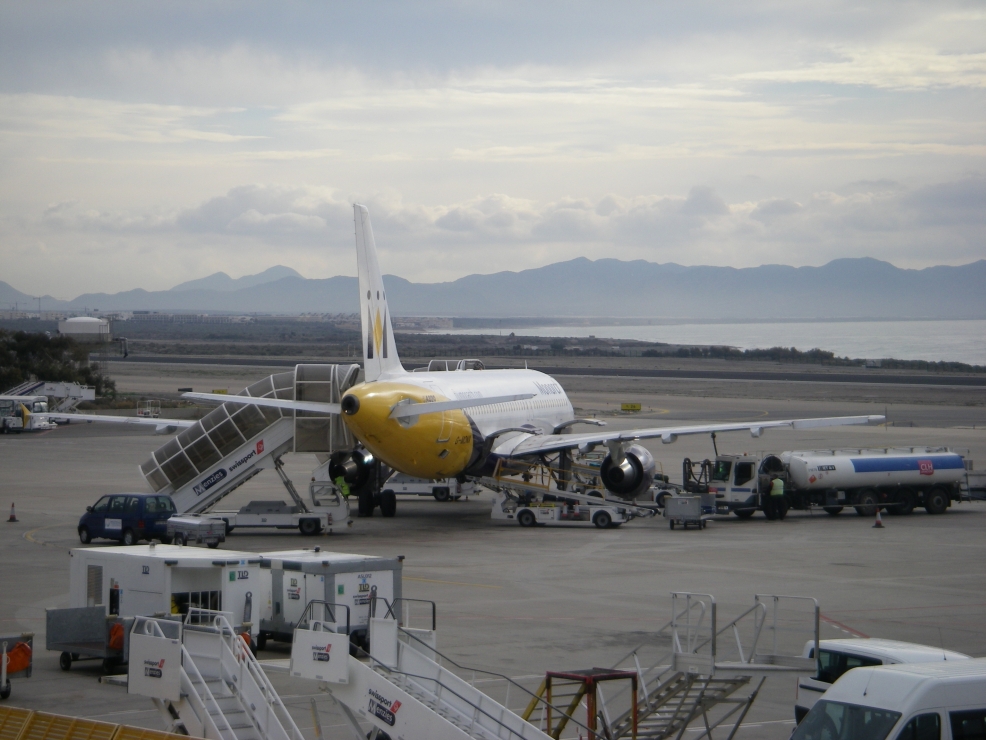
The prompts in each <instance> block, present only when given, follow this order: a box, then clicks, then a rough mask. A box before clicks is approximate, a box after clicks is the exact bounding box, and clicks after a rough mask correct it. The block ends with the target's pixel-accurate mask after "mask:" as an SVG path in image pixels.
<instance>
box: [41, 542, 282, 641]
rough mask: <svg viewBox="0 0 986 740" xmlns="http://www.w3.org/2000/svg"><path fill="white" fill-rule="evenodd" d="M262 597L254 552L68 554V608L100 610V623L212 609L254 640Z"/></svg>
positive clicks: (140, 549) (144, 548)
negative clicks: (108, 618)
mask: <svg viewBox="0 0 986 740" xmlns="http://www.w3.org/2000/svg"><path fill="white" fill-rule="evenodd" d="M262 594H263V585H262V584H261V582H260V556H259V555H257V554H256V553H248V552H234V551H228V550H218V551H213V550H206V549H204V548H199V547H181V546H179V545H155V544H153V543H152V544H150V545H137V546H136V547H101V548H77V549H75V550H72V552H71V562H70V564H69V606H70V607H72V608H75V609H78V608H81V607H98V608H99V612H100V613H101V614H102V616H103V618H104V619H105V618H107V617H135V616H147V615H150V614H159V613H163V614H170V615H185V614H187V613H188V611H189V609H196V608H201V609H212V610H217V611H222V612H226V613H227V614H228V615H229V621H230V622H233V623H234V624H236V625H239V627H240V631H241V632H244V633H246V632H249V633H250V635H251V637H255V636H256V634H257V631H258V628H257V625H258V624H259V620H258V619H257V616H258V614H259V609H260V607H259V606H255V604H256V602H257V601H258V599H260V598H261V597H262ZM62 611H64V610H59V609H50V610H48V613H49V615H56V614H57V613H59V612H62ZM57 618H60V617H57V616H49V619H57ZM48 637H49V639H52V633H51V632H50V631H49V634H48Z"/></svg>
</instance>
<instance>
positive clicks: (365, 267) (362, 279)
mask: <svg viewBox="0 0 986 740" xmlns="http://www.w3.org/2000/svg"><path fill="white" fill-rule="evenodd" d="M353 216H354V220H355V221H356V265H357V270H358V272H359V307H360V323H361V324H362V326H363V373H364V377H365V379H366V381H367V382H371V381H374V380H377V379H378V378H379V377H380V376H381V375H400V374H403V373H404V367H403V366H402V365H401V361H400V358H399V357H398V356H397V347H395V346H394V328H393V326H392V325H391V322H390V310H389V309H388V308H387V293H386V291H385V290H384V287H383V276H382V275H381V274H380V265H379V263H378V262H377V247H376V244H375V242H374V241H373V228H372V227H371V226H370V212H369V211H368V210H367V209H366V206H361V205H359V204H356V205H354V206H353Z"/></svg>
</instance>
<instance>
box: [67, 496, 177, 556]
mask: <svg viewBox="0 0 986 740" xmlns="http://www.w3.org/2000/svg"><path fill="white" fill-rule="evenodd" d="M174 513H175V503H174V501H172V500H171V497H170V496H159V495H154V494H150V493H117V494H113V495H112V496H103V497H102V498H101V499H99V501H97V502H96V503H95V505H93V506H87V507H86V513H85V514H83V515H82V518H81V519H79V540H80V541H81V542H82V544H83V545H88V544H89V543H90V542H92V541H93V540H94V539H96V538H97V537H101V538H103V539H107V540H118V541H120V542H122V543H123V544H124V545H136V544H137V543H138V542H139V541H140V540H160V541H161V542H164V543H165V544H167V543H169V542H170V539H169V538H168V536H167V531H168V530H167V527H168V519H169V518H170V517H171V515H172V514H174Z"/></svg>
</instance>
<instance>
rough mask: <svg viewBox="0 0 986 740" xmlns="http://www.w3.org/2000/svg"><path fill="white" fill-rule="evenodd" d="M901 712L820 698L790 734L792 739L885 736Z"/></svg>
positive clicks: (881, 738) (860, 739) (875, 739)
mask: <svg viewBox="0 0 986 740" xmlns="http://www.w3.org/2000/svg"><path fill="white" fill-rule="evenodd" d="M899 719H900V712H891V711H889V710H886V709H874V708H873V707H862V706H859V705H857V704H843V703H841V702H836V701H826V700H824V699H822V700H820V701H818V702H817V703H816V704H815V706H814V707H812V708H811V711H810V712H808V715H807V716H806V717H805V718H804V719H803V720H802V721H801V724H800V725H798V728H797V729H796V730H795V731H794V734H793V735H791V740H886V737H887V735H888V734H890V731H891V730H892V729H893V727H894V725H895V724H897V720H899Z"/></svg>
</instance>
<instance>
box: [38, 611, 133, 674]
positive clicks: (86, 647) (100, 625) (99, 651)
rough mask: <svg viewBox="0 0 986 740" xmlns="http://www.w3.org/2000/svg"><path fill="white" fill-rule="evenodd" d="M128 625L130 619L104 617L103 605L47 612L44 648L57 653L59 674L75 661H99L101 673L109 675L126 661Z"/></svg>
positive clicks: (114, 615) (130, 622)
mask: <svg viewBox="0 0 986 740" xmlns="http://www.w3.org/2000/svg"><path fill="white" fill-rule="evenodd" d="M117 603H119V596H117ZM132 624H133V617H132V616H130V617H121V616H120V615H118V614H109V615H108V614H107V613H106V608H105V607H103V606H80V607H69V608H68V609H47V610H45V625H46V630H45V631H46V634H45V649H46V650H55V651H59V652H61V655H60V656H59V658H58V665H59V667H60V668H61V669H62V670H63V671H67V670H69V669H70V668H71V667H72V664H73V663H74V662H76V661H79V660H101V661H103V670H104V671H105V672H106V673H112V672H113V671H114V670H115V669H116V668H117V667H118V666H120V665H123V664H124V663H126V662H127V656H128V649H127V648H128V645H127V642H128V637H129V635H130V627H131V625H132Z"/></svg>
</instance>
